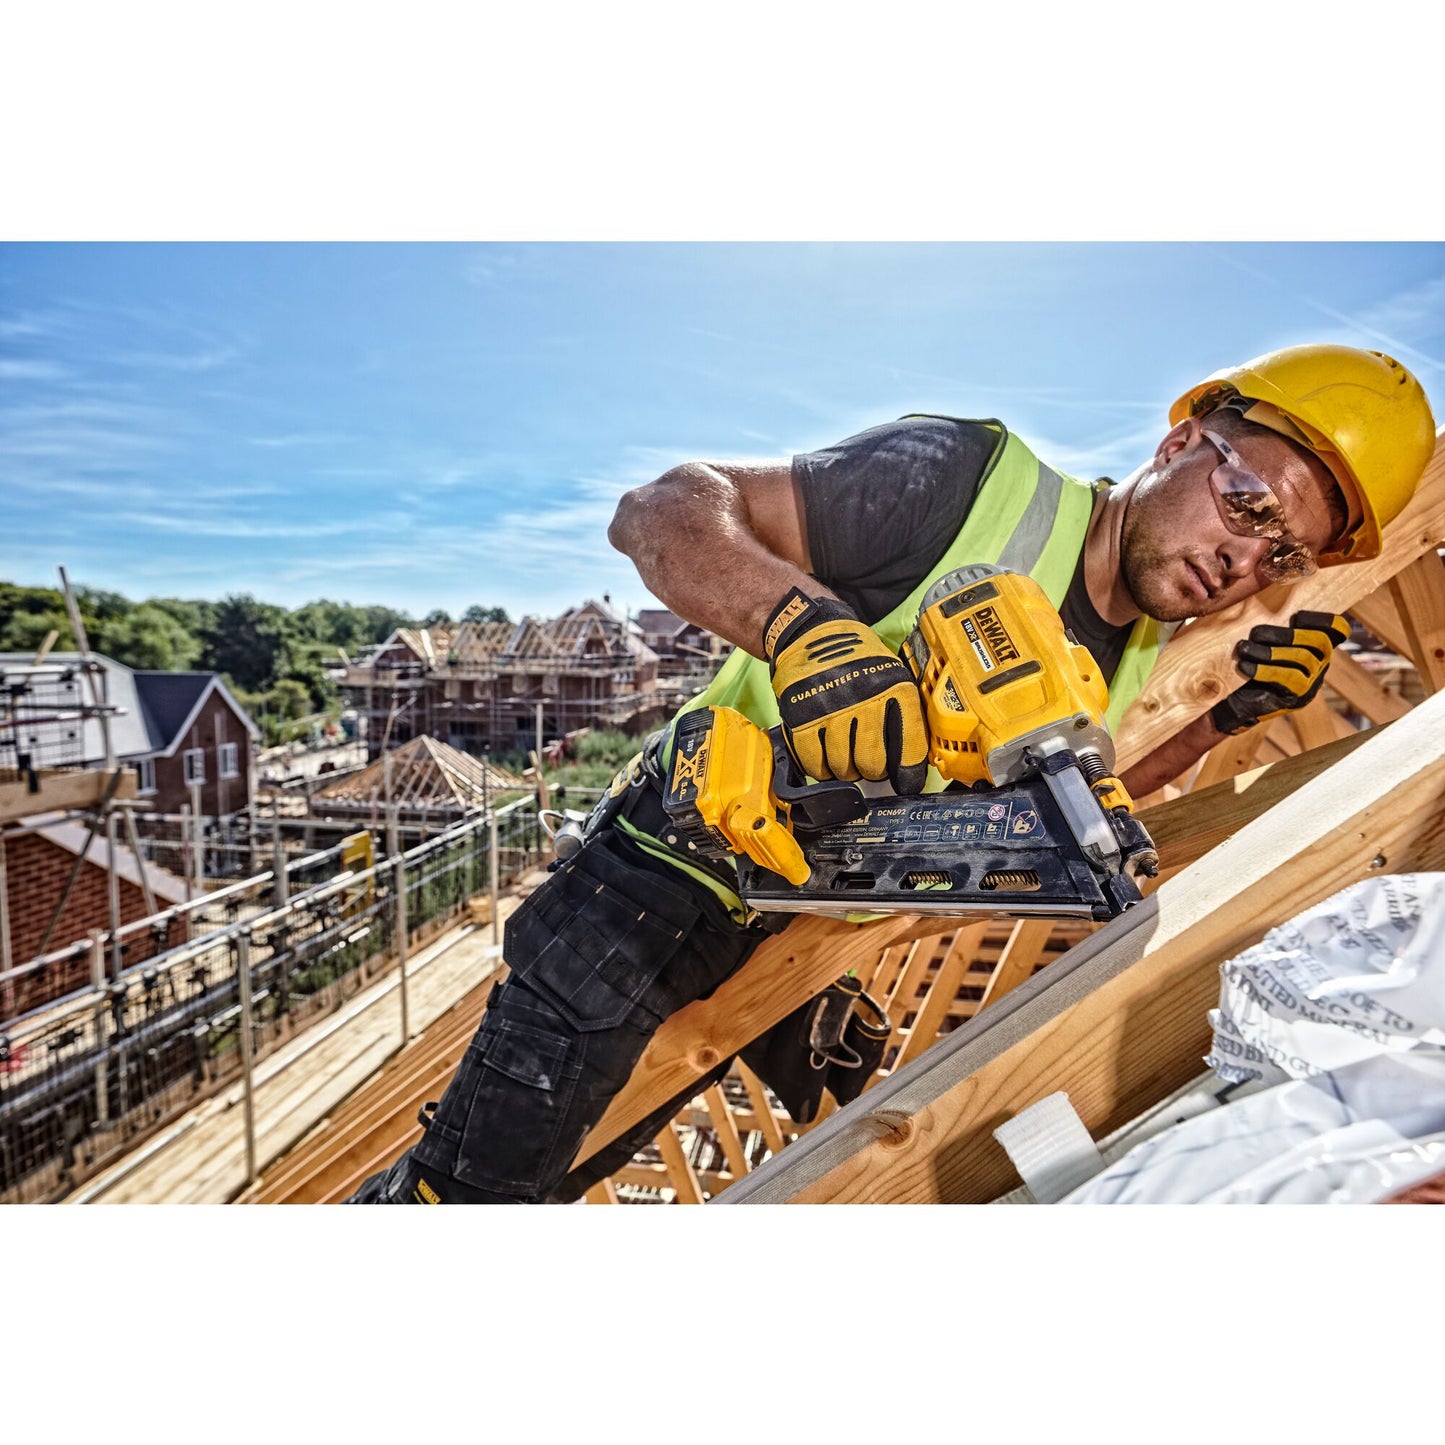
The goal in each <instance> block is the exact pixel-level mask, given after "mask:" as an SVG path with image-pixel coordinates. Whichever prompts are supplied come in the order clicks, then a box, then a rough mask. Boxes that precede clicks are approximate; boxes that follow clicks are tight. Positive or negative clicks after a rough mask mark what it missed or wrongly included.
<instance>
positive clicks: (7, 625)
mask: <svg viewBox="0 0 1445 1445" xmlns="http://www.w3.org/2000/svg"><path fill="white" fill-rule="evenodd" d="M52 629H54V630H55V631H56V632H58V633H59V634H60V636H59V637H58V638H57V639H56V641H55V649H54V650H55V651H56V652H73V651H74V650H75V642H74V641H73V640H72V638H71V635H70V618H69V617H67V616H66V614H65V609H64V607H61V608H59V609H58V610H56V611H52V612H12V613H11V614H10V616H9V617H8V618H7V619H6V620H5V622H4V624H3V625H0V652H37V651H39V649H40V644H41V643H42V642H44V641H45V635H46V633H48V632H50V631H51V630H52Z"/></svg>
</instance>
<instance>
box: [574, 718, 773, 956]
mask: <svg viewBox="0 0 1445 1445" xmlns="http://www.w3.org/2000/svg"><path fill="white" fill-rule="evenodd" d="M666 738H667V729H666V728H660V729H659V730H658V731H657V732H654V733H650V734H649V735H648V736H647V738H646V739H645V740H644V741H643V744H642V749H641V751H640V752H638V753H636V754H634V756H633V757H632V758H631V759H629V760H628V762H627V763H626V764H624V765H623V767H622V768H621V769H620V770H619V771H618V773H617V776H616V777H614V778H613V780H612V782H611V784H609V786H608V789H607V791H606V792H605V793H603V795H602V796H601V798H599V799H598V801H597V805H596V807H594V808H593V809H592V812H591V813H590V814H589V815H588V818H587V821H586V823H585V824H583V827H582V838H583V841H584V842H586V841H587V840H588V839H590V838H592V837H594V836H595V835H596V834H597V833H599V832H601V831H602V829H603V828H606V827H609V826H610V825H611V824H612V823H613V822H615V821H616V820H617V819H618V818H625V819H626V820H627V822H629V823H630V824H631V825H632V826H633V827H634V828H636V829H637V830H638V831H639V832H641V833H646V834H647V835H648V836H649V837H650V838H654V839H656V840H657V842H658V843H659V844H660V845H661V846H662V847H664V848H666V849H667V851H668V852H669V853H673V854H676V856H677V858H678V860H679V861H680V862H684V863H686V864H687V865H688V866H689V867H690V868H698V869H701V870H702V871H703V872H705V873H710V874H711V875H712V876H713V877H714V878H716V879H717V880H718V882H719V883H721V884H723V885H724V886H725V887H727V888H729V889H731V890H732V891H733V892H736V891H737V886H738V874H737V869H736V868H735V867H733V866H731V865H729V864H727V863H723V862H720V861H717V860H715V859H709V858H704V857H702V856H701V855H700V854H698V853H693V852H688V851H687V850H686V849H685V848H683V847H679V846H675V845H674V844H672V843H670V842H669V841H668V839H669V835H671V836H672V837H676V836H677V830H676V829H675V828H674V826H673V824H672V820H671V819H670V818H669V817H668V816H667V813H666V811H665V810H664V809H663V806H662V796H663V793H664V792H665V791H666V786H667V776H666V774H665V773H664V772H663V764H662V747H663V743H664V742H665V740H666ZM791 921H792V919H791V915H788V914H781V915H779V914H771V915H766V916H759V918H758V921H757V923H756V925H752V926H757V927H760V928H762V929H763V930H764V931H766V932H768V933H777V932H780V931H781V930H782V929H783V928H785V927H786V926H787V925H788V924H789V923H790V922H791Z"/></svg>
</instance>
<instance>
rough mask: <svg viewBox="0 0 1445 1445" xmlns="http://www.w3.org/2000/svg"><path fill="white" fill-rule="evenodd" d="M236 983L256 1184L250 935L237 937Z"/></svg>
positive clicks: (249, 1176)
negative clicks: (239, 997)
mask: <svg viewBox="0 0 1445 1445" xmlns="http://www.w3.org/2000/svg"><path fill="white" fill-rule="evenodd" d="M236 983H237V986H238V987H239V988H240V991H241V1024H240V1028H241V1071H242V1074H243V1084H244V1087H245V1099H244V1102H245V1127H246V1183H247V1185H248V1186H249V1185H251V1184H254V1183H255V1182H256V1178H257V1174H256V1079H255V1071H254V1068H253V1064H254V1060H253V1057H252V1050H253V1041H252V1038H251V935H250V934H248V933H242V934H239V935H237V938H236Z"/></svg>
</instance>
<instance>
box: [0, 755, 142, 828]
mask: <svg viewBox="0 0 1445 1445" xmlns="http://www.w3.org/2000/svg"><path fill="white" fill-rule="evenodd" d="M117 771H118V772H119V773H120V781H119V782H118V783H117V784H116V788H115V793H114V795H113V796H114V797H115V798H117V799H123V798H133V797H135V790H136V773H135V769H134V768H120V769H117ZM111 777H112V774H111V773H109V772H107V771H106V770H105V769H103V768H88V769H76V770H74V771H68V770H65V769H60V768H41V769H39V772H38V775H37V781H38V783H39V787H38V789H37V791H35V792H31V790H30V784H29V783H28V782H23V781H22V782H17V783H0V823H13V822H15V821H16V820H17V819H20V818H33V817H35V816H36V815H37V814H38V813H63V812H70V811H72V810H74V809H77V808H96V807H99V806H100V804H101V803H102V802H103V801H104V799H105V795H106V789H107V788H109V787H110V782H111Z"/></svg>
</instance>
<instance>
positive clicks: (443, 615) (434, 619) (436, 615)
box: [421, 607, 452, 627]
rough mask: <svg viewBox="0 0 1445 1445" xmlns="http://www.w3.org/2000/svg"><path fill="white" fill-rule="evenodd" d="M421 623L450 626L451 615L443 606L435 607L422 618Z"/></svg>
mask: <svg viewBox="0 0 1445 1445" xmlns="http://www.w3.org/2000/svg"><path fill="white" fill-rule="evenodd" d="M421 625H422V626H423V627H450V626H451V625H452V615H451V613H450V612H448V611H447V610H446V608H445V607H437V608H435V609H433V610H432V611H431V612H428V613H427V615H426V616H425V617H424V618H422V623H421Z"/></svg>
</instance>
